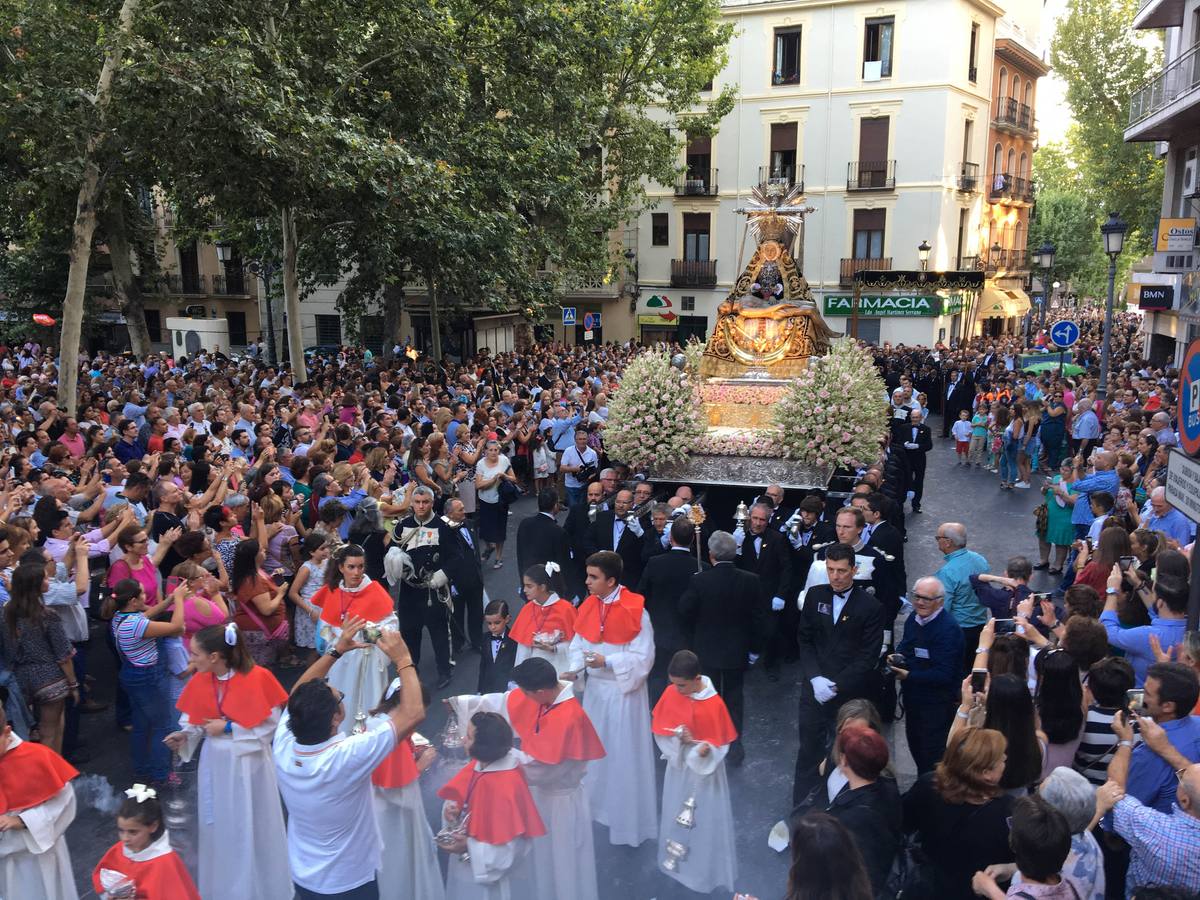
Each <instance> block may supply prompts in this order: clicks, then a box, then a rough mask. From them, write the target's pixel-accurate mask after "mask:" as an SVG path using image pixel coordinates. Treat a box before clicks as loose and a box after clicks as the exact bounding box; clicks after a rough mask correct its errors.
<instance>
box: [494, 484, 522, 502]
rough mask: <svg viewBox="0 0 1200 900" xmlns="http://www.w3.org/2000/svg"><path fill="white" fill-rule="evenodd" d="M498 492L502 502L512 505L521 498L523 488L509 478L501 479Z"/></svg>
mask: <svg viewBox="0 0 1200 900" xmlns="http://www.w3.org/2000/svg"><path fill="white" fill-rule="evenodd" d="M496 493H498V494H499V495H500V502H501V503H503V504H504V505H505V506H511V505H512V504H514V503H516V502H517V501H518V500H519V499H521V489H520V488H519V487H517V486H516V485H515V484H514V483H513V482H511V481H509V480H508V479H507V478H501V479H500V484H498V485H497V486H496Z"/></svg>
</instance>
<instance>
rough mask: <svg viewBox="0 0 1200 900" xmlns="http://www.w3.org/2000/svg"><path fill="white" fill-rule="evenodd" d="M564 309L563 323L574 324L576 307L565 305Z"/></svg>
mask: <svg viewBox="0 0 1200 900" xmlns="http://www.w3.org/2000/svg"><path fill="white" fill-rule="evenodd" d="M562 311H563V324H564V325H574V324H575V307H573V306H564V307H563V308H562Z"/></svg>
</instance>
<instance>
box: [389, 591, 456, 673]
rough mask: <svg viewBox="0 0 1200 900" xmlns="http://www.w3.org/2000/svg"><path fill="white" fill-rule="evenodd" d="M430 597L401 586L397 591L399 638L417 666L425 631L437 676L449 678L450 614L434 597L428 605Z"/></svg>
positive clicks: (426, 592)
mask: <svg viewBox="0 0 1200 900" xmlns="http://www.w3.org/2000/svg"><path fill="white" fill-rule="evenodd" d="M430 596H431V594H430V592H429V591H427V590H425V589H424V588H410V587H408V586H407V585H404V586H403V587H402V588H401V589H400V604H399V610H400V636H401V637H403V638H404V643H406V644H408V650H409V652H410V653H411V654H412V661H413V665H416V666H419V665H420V664H421V639H422V637H423V634H422V633H423V632H424V631H425V630H428V631H429V641H430V643H431V644H432V645H433V658H434V660H435V661H436V662H437V672H438V675H439V676H441V677H446V676H448V675H449V674H450V611H449V610H448V609H447V608H446V604H445V603H442V602H441V601H440V600H438V599H437V596H436V595H432V602H431V601H430V599H429V598H430Z"/></svg>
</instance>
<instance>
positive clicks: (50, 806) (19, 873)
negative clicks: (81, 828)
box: [0, 734, 79, 900]
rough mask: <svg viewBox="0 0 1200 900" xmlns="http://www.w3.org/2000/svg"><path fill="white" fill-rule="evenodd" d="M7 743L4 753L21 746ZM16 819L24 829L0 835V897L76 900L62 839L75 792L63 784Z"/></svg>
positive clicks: (72, 814) (15, 741) (71, 817)
mask: <svg viewBox="0 0 1200 900" xmlns="http://www.w3.org/2000/svg"><path fill="white" fill-rule="evenodd" d="M10 741H11V743H10V744H9V745H8V750H12V749H13V748H15V747H17V746H18V745H20V743H21V739H20V738H19V737H17V735H15V734H13V735H12V736H11V738H10ZM8 750H6V751H5V752H8ZM16 815H17V816H18V817H19V818H20V819H21V821H22V822H24V823H25V827H24V828H15V829H13V830H12V831H4V832H0V897H5V898H12V900H17V898H24V897H29V898H34V897H37V898H41V897H46V898H50V897H53V898H54V900H78V897H79V894H78V893H77V892H76V890H75V876H74V875H72V874H71V854H70V853H69V852H67V841H66V838H65V837H64V835H65V834H66V831H67V826H69V825H70V824H71V823H72V822H73V821H74V820H75V789H74V788H73V787H71V785H70V784H65V785H63V787H62V790H60V791H59V792H58V793H57V794H55V795H54V796H53V797H51V798H50V799H49V800H46V801H44V802H42V803H39V804H38V805H37V806H31V807H29V809H23V810H21V811H20V812H19V813H17V814H16Z"/></svg>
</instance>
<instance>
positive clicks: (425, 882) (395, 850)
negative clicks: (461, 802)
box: [372, 717, 446, 900]
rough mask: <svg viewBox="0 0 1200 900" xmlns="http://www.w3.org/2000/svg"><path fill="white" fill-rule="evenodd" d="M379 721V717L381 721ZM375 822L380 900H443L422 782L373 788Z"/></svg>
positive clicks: (439, 870) (440, 874) (444, 893)
mask: <svg viewBox="0 0 1200 900" xmlns="http://www.w3.org/2000/svg"><path fill="white" fill-rule="evenodd" d="M380 718H382V717H380ZM372 793H373V795H374V797H375V819H376V821H377V822H378V823H379V833H380V835H382V837H383V865H382V866H381V867H380V869H379V897H380V900H415V898H417V897H420V898H421V900H443V898H444V897H445V896H446V892H445V888H444V887H443V886H442V870H441V868H440V867H439V866H438V859H437V847H436V845H435V844H434V843H433V830H432V829H431V828H430V827H429V820H428V819H427V818H426V817H425V806H424V804H423V803H422V802H421V782H420V781H419V780H418V781H414V782H412V783H410V784H406V785H405V786H404V787H401V788H381V787H378V786H375V787H373V788H372Z"/></svg>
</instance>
